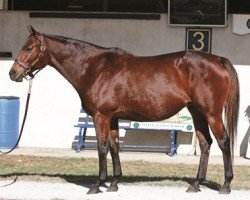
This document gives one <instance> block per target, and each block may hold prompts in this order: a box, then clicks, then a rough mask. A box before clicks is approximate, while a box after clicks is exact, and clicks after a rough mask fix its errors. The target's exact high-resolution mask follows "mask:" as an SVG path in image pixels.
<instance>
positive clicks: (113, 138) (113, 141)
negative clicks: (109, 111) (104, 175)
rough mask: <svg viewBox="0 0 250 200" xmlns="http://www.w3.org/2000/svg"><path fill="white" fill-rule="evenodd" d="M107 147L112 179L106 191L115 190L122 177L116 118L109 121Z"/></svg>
mask: <svg viewBox="0 0 250 200" xmlns="http://www.w3.org/2000/svg"><path fill="white" fill-rule="evenodd" d="M109 147H110V153H111V157H112V162H113V173H114V179H113V181H112V182H111V184H110V186H109V188H108V190H107V191H108V192H116V191H117V190H118V186H117V184H118V182H119V180H120V178H121V177H122V169H121V163H120V158H119V148H120V146H119V127H118V119H113V120H112V121H111V127H110V137H109Z"/></svg>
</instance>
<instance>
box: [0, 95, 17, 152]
mask: <svg viewBox="0 0 250 200" xmlns="http://www.w3.org/2000/svg"><path fill="white" fill-rule="evenodd" d="M19 110H20V99H19V97H15V96H0V148H1V149H11V148H12V147H13V146H14V145H15V144H16V141H17V139H18V135H19Z"/></svg>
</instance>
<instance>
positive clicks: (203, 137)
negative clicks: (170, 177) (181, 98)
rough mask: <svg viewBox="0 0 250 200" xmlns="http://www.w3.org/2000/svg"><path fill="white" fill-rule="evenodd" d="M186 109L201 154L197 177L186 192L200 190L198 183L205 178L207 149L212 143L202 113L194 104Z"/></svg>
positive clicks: (208, 149)
mask: <svg viewBox="0 0 250 200" xmlns="http://www.w3.org/2000/svg"><path fill="white" fill-rule="evenodd" d="M188 110H189V111H190V113H191V115H192V117H193V122H194V126H195V130H196V135H197V137H198V139H199V143H200V149H201V156H200V164H199V169H198V173H197V177H196V179H195V181H194V183H193V184H191V185H190V186H189V188H188V189H187V192H198V191H200V189H199V185H200V183H201V182H202V181H204V180H205V178H206V172H207V166H208V158H209V151H210V147H211V144H212V138H211V136H210V134H209V128H208V122H207V120H206V119H205V117H204V115H203V114H202V113H201V112H200V111H199V110H198V109H197V108H196V107H194V106H189V107H188Z"/></svg>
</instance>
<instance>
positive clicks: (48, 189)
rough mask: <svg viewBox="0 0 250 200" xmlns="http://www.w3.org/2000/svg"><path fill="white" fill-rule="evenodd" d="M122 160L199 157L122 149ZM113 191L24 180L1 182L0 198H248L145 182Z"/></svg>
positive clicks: (92, 154)
mask: <svg viewBox="0 0 250 200" xmlns="http://www.w3.org/2000/svg"><path fill="white" fill-rule="evenodd" d="M11 154H12V155H32V156H53V157H86V158H96V157H97V152H96V151H84V152H81V153H75V152H74V151H72V150H69V149H44V148H43V149H40V148H20V149H17V150H15V151H14V152H13V153H11ZM121 160H122V161H124V160H145V161H149V162H160V163H176V164H180V163H185V164H187V163H188V164H198V162H199V156H181V155H178V156H175V157H172V158H171V157H169V156H168V155H166V154H164V153H132V152H122V153H121ZM210 163H213V164H222V157H220V156H217V157H211V158H210ZM235 164H236V165H250V160H247V159H244V158H240V157H236V158H235ZM119 188H120V189H119V191H118V192H116V193H108V192H105V191H106V188H101V190H102V191H104V192H103V193H100V194H96V195H87V194H86V192H87V191H88V189H89V185H76V184H72V183H48V182H31V181H29V182H27V181H16V182H15V183H13V184H12V183H11V181H0V199H8V200H9V199H15V200H16V199H22V200H23V199H25V200H26V199H27V200H40V199H43V200H50V199H51V200H59V199H60V200H61V199H65V200H68V199H69V200H78V199H79V200H80V199H81V200H98V199H103V200H115V199H116V200H117V199H119V200H123V199H124V200H125V199H126V200H127V199H129V200H130V199H131V200H133V199H136V200H141V199H143V200H147V199H149V200H158V199H161V200H162V199H168V200H178V199H181V200H183V199H185V200H194V199H199V200H203V199H204V200H205V199H206V200H209V199H211V200H216V199H219V200H224V199H225V200H234V199H240V200H248V199H249V196H250V191H242V190H241V191H239V190H237V191H236V190H233V191H232V192H231V194H229V195H220V194H218V191H215V190H212V189H208V188H201V189H202V191H201V192H199V193H195V194H193V193H186V192H185V190H186V188H183V187H180V188H176V187H151V186H144V185H139V186H138V185H132V184H131V185H122V184H120V185H119Z"/></svg>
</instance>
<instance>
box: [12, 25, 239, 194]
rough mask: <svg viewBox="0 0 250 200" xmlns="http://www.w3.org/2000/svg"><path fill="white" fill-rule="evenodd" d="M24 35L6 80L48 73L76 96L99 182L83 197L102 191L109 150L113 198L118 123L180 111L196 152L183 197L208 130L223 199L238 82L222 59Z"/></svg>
mask: <svg viewBox="0 0 250 200" xmlns="http://www.w3.org/2000/svg"><path fill="white" fill-rule="evenodd" d="M28 30H29V33H30V36H29V37H28V39H27V41H26V43H25V45H24V46H23V47H22V49H21V50H20V53H19V55H18V56H17V59H16V60H15V62H14V64H13V66H12V68H11V70H10V72H9V75H10V78H11V80H13V81H17V82H21V81H22V80H23V78H26V77H27V76H30V77H33V76H34V73H35V72H37V71H38V70H40V69H42V68H44V67H45V66H46V65H50V66H52V67H54V68H55V69H56V70H57V71H58V72H59V73H60V74H61V75H62V76H63V77H65V78H66V79H67V80H68V81H69V82H70V83H71V84H72V86H73V87H74V88H75V90H76V91H77V92H78V94H79V96H80V99H81V103H82V108H83V109H84V110H85V111H86V113H88V114H89V115H91V116H92V117H93V120H94V125H95V129H96V138H97V146H98V156H99V176H98V179H97V181H96V183H95V184H93V185H92V187H91V188H90V189H89V191H88V193H89V194H93V193H98V192H99V191H100V189H99V187H100V185H101V184H103V183H105V180H106V178H107V153H108V151H109V150H110V153H111V157H112V162H113V173H114V176H113V180H112V182H111V184H110V186H109V187H108V189H107V191H109V192H114V191H117V190H118V186H117V184H118V182H119V180H120V178H121V176H122V170H121V164H120V159H119V132H118V131H119V130H118V119H127V120H134V121H158V120H163V119H166V118H169V117H171V116H173V115H174V114H176V113H177V112H178V111H180V110H181V109H182V108H183V107H185V106H186V107H187V108H188V110H189V111H190V113H191V115H192V118H193V122H194V126H195V130H196V135H197V137H198V139H199V143H200V148H201V155H200V164H199V167H198V173H197V177H196V179H195V180H194V182H193V183H192V184H190V186H189V188H188V189H187V192H198V191H200V189H199V185H200V183H201V182H202V181H204V180H205V177H206V172H207V165H208V158H209V151H210V146H211V144H212V138H211V136H210V133H209V127H210V129H211V131H212V133H213V134H214V136H215V138H216V140H217V142H218V145H219V147H220V149H221V151H222V153H223V161H224V176H225V181H224V184H223V186H222V187H221V188H220V193H224V194H225V193H230V191H231V190H230V183H231V181H232V179H233V167H232V161H233V159H232V158H233V148H234V141H235V137H236V134H237V120H238V110H239V82H238V76H237V73H236V71H235V69H234V67H233V65H232V64H231V63H230V61H229V60H228V59H226V58H223V57H219V56H216V55H212V54H208V53H203V52H197V51H181V52H176V53H170V54H164V55H157V56H147V57H140V56H135V55H133V54H131V53H129V52H127V51H125V50H122V49H119V48H103V47H100V46H96V45H93V44H90V43H87V42H83V41H79V40H75V39H70V38H66V37H62V36H54V35H48V34H44V33H39V32H37V31H36V30H35V29H34V28H33V27H32V26H29V27H28ZM223 112H224V114H225V125H224V123H223V119H222V118H223V117H222V116H223Z"/></svg>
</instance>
